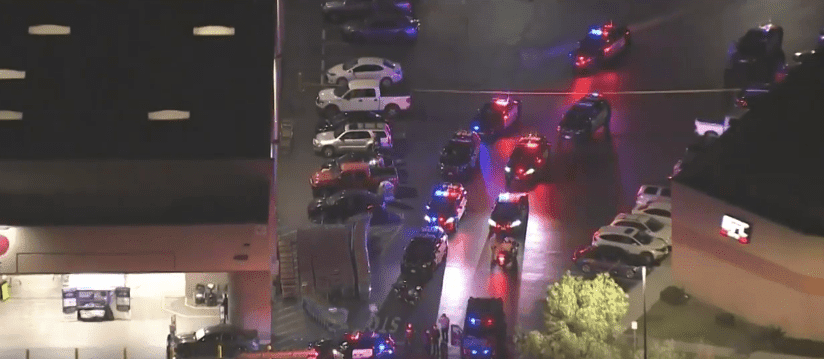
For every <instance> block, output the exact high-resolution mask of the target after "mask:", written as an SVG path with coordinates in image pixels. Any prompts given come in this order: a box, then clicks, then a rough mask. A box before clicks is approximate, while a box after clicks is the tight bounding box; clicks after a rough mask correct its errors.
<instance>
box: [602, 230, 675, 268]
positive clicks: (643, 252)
mask: <svg viewBox="0 0 824 359" xmlns="http://www.w3.org/2000/svg"><path fill="white" fill-rule="evenodd" d="M592 245H593V246H612V247H618V248H621V249H623V250H624V251H626V252H627V253H629V254H632V255H638V256H640V257H641V258H642V259H643V263H646V264H652V263H654V262H656V261H658V260H661V259H662V258H663V257H664V256H666V255H667V254H668V253H669V248H668V245H667V242H666V241H664V240H663V239H661V238H657V237H653V236H651V235H650V234H649V233H647V232H646V231H639V230H637V229H635V228H632V227H621V226H603V227H601V228H600V229H598V231H597V232H595V234H593V235H592Z"/></svg>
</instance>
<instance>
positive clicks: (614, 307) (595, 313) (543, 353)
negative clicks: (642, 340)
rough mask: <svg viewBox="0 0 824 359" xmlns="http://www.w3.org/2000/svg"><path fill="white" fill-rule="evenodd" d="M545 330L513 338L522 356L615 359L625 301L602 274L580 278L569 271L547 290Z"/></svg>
mask: <svg viewBox="0 0 824 359" xmlns="http://www.w3.org/2000/svg"><path fill="white" fill-rule="evenodd" d="M546 304H547V305H546V308H545V310H544V321H545V324H546V331H544V332H541V331H532V332H529V333H522V334H519V335H517V336H516V338H515V343H516V346H517V347H518V349H519V350H520V352H521V353H522V354H525V355H528V356H532V357H536V358H539V359H550V358H552V359H590V358H592V359H611V358H615V359H618V358H620V357H621V350H620V348H619V346H618V345H616V334H617V333H619V332H620V330H621V327H620V325H619V322H620V321H621V319H622V318H623V317H624V316H625V315H626V313H627V309H628V308H629V302H628V300H627V296H626V294H625V293H624V290H623V289H621V287H619V286H618V284H617V283H615V281H614V280H613V279H612V278H611V277H610V276H609V275H608V274H605V273H602V274H599V275H598V276H596V277H595V278H594V279H583V278H581V277H576V276H573V275H571V274H570V272H569V271H567V273H566V274H565V275H564V276H563V277H562V278H561V280H559V281H558V282H556V283H555V284H553V285H551V286H549V288H548V289H547V298H546Z"/></svg>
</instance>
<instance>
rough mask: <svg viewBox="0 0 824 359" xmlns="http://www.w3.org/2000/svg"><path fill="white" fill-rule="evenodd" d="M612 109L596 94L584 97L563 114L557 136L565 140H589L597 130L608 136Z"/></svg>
mask: <svg viewBox="0 0 824 359" xmlns="http://www.w3.org/2000/svg"><path fill="white" fill-rule="evenodd" d="M611 117H612V109H611V108H610V106H609V102H607V100H606V99H605V98H604V97H603V96H601V95H600V94H599V93H597V92H593V93H591V94H589V95H587V96H584V97H583V98H581V99H580V100H578V102H576V103H575V104H574V105H572V107H571V108H570V109H569V110H568V111H567V112H566V114H564V118H563V119H561V123H560V124H559V125H558V135H559V136H560V137H562V138H565V139H591V138H592V134H593V133H595V132H596V131H598V129H599V128H601V127H603V128H604V134H605V135H607V136H609V122H610V119H611Z"/></svg>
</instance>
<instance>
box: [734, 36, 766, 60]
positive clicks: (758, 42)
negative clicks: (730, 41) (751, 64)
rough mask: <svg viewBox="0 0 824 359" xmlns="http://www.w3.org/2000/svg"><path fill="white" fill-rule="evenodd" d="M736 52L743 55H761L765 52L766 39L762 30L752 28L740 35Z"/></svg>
mask: <svg viewBox="0 0 824 359" xmlns="http://www.w3.org/2000/svg"><path fill="white" fill-rule="evenodd" d="M738 52H740V53H741V54H742V55H745V56H761V55H764V54H766V53H767V39H766V35H764V32H762V31H761V30H758V29H752V30H750V31H747V33H746V34H745V35H744V36H743V37H741V40H739V42H738Z"/></svg>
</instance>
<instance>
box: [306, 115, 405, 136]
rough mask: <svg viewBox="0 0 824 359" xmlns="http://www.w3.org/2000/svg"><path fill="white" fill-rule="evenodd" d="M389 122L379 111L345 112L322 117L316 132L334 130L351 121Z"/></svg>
mask: <svg viewBox="0 0 824 359" xmlns="http://www.w3.org/2000/svg"><path fill="white" fill-rule="evenodd" d="M381 122H383V123H389V121H388V120H387V119H385V118H384V117H383V115H381V114H380V113H378V112H373V111H370V112H344V113H339V114H337V115H334V116H332V117H321V118H320V119H319V120H318V124H317V125H316V126H315V134H318V133H322V132H328V131H334V130H337V129H339V128H341V127H343V126H346V125H347V124H350V123H381Z"/></svg>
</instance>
